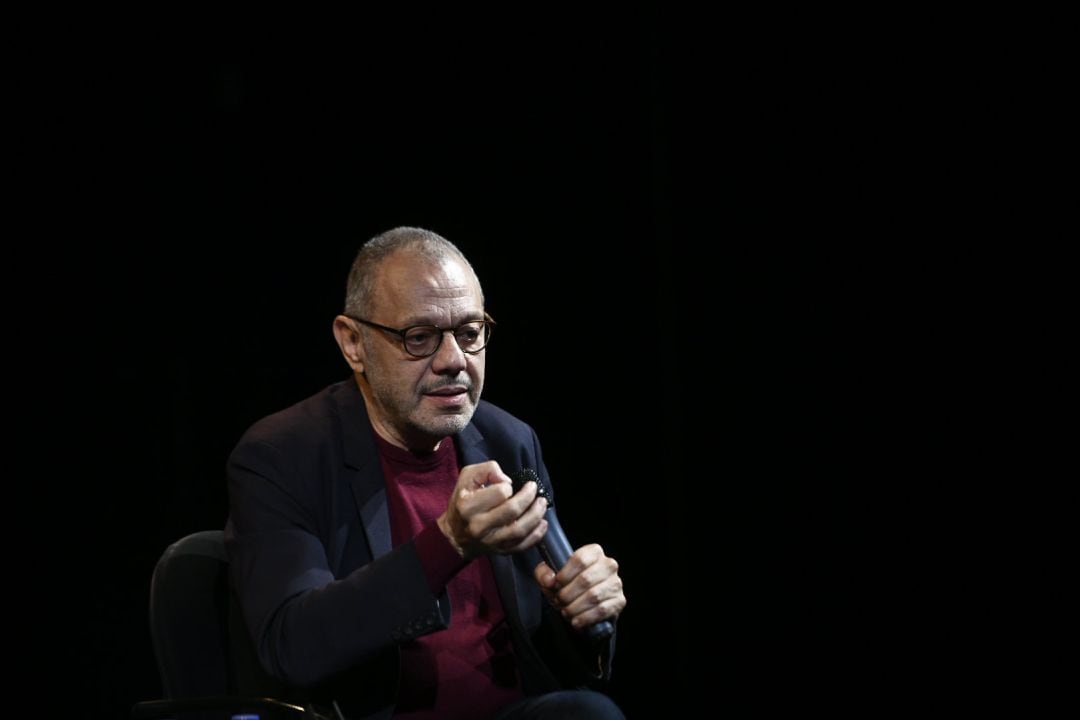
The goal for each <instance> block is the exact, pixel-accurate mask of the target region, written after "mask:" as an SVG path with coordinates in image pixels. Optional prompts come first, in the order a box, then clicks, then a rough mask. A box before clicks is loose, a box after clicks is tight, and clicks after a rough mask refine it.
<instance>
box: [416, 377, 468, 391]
mask: <svg viewBox="0 0 1080 720" xmlns="http://www.w3.org/2000/svg"><path fill="white" fill-rule="evenodd" d="M448 387H463V388H465V389H466V390H472V389H473V383H472V380H470V379H469V376H468V375H464V376H462V377H459V378H445V379H442V380H438V381H436V382H433V383H431V384H430V385H425V386H424V387H422V388H420V392H424V393H430V392H435V391H436V390H441V389H443V388H448Z"/></svg>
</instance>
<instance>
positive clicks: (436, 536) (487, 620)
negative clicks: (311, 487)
mask: <svg viewBox="0 0 1080 720" xmlns="http://www.w3.org/2000/svg"><path fill="white" fill-rule="evenodd" d="M375 440H376V443H377V445H378V448H379V457H380V459H381V461H382V469H383V474H384V476H385V477H386V488H387V492H386V497H387V505H388V507H389V511H390V537H391V539H392V541H393V544H394V547H397V546H398V545H401V544H402V543H404V542H408V541H409V540H412V541H413V543H414V544H415V545H416V552H417V554H418V555H419V556H420V563H421V565H422V566H423V569H424V575H425V576H426V577H427V581H428V586H429V587H430V588H431V591H432V592H433V593H435V594H436V595H438V594H440V593H441V592H442V591H443V589H446V591H447V593H448V594H449V596H450V608H451V616H450V627H449V628H447V629H446V630H440V631H436V632H434V633H431V634H429V635H425V636H423V637H421V638H417V639H416V640H412V641H410V642H406V643H404V644H402V646H401V689H400V692H399V693H398V704H397V710H396V711H395V714H394V717H400V718H410V719H414V718H415V719H419V718H440V719H452V718H473V719H475V718H487V717H490V716H491V715H493V714H494V713H495V712H496V711H497V710H498V709H499V708H501V707H503V706H504V705H506V704H507V703H509V702H512V701H514V700H517V699H519V698H521V697H522V691H521V679H520V677H519V676H518V672H517V667H516V665H515V664H514V657H513V649H512V647H511V644H510V629H509V627H507V624H506V617H505V615H504V613H503V607H502V603H501V602H500V601H499V593H498V590H497V588H496V587H495V577H494V575H492V572H491V563H490V562H488V559H487V558H486V557H480V558H477V559H476V560H473V561H472V562H469V563H466V562H465V561H464V560H462V559H461V556H459V555H458V554H457V551H455V550H454V548H453V546H452V545H451V544H450V541H449V540H447V539H446V537H445V536H444V535H443V534H442V531H440V530H439V528H438V526H437V525H436V524H435V519H436V518H437V517H438V516H439V515H441V514H442V513H443V511H444V510H446V504H447V502H448V501H449V499H450V495H451V494H452V493H453V490H454V485H456V484H457V477H458V462H457V455H456V454H455V452H454V442H453V439H452V438H446V439H445V440H443V441H442V442H441V443H440V444H439V449H438V450H436V451H435V452H432V453H414V452H410V451H408V450H403V449H401V448H398V447H394V446H393V445H391V444H390V443H388V442H386V441H385V440H383V439H382V438H380V437H378V436H377V435H376V438H375Z"/></svg>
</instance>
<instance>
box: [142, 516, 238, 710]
mask: <svg viewBox="0 0 1080 720" xmlns="http://www.w3.org/2000/svg"><path fill="white" fill-rule="evenodd" d="M150 636H151V638H152V639H153V643H154V653H155V655H156V657H157V664H158V672H159V673H160V675H161V686H162V689H163V690H164V693H165V697H167V698H182V697H195V696H206V695H226V694H228V693H231V692H234V691H235V687H234V684H233V683H232V682H230V678H229V676H230V668H229V665H230V662H229V643H230V635H229V583H228V558H227V557H226V555H225V537H224V533H223V532H222V531H221V530H205V531H203V532H197V533H192V534H191V535H187V536H186V537H183V538H181V539H179V540H177V541H176V542H174V543H173V544H172V545H170V546H169V547H168V548H166V549H165V552H164V553H162V555H161V558H160V559H159V560H158V563H157V566H156V567H155V568H154V575H153V578H152V580H151V583H150Z"/></svg>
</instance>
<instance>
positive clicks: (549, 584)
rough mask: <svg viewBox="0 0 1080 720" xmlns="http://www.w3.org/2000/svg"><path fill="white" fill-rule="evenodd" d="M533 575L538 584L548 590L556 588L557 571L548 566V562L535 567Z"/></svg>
mask: <svg viewBox="0 0 1080 720" xmlns="http://www.w3.org/2000/svg"><path fill="white" fill-rule="evenodd" d="M533 577H534V578H536V582H537V584H538V585H539V586H540V587H542V588H544V589H546V590H555V589H556V588H555V571H554V570H552V569H551V568H550V567H548V564H547V563H546V562H541V563H539V564H538V565H537V566H536V567H534V568H533Z"/></svg>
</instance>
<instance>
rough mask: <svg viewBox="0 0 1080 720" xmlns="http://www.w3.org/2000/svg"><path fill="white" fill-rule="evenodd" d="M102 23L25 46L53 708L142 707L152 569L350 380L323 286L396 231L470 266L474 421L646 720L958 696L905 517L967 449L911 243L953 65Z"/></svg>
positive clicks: (708, 30)
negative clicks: (296, 416) (956, 434)
mask: <svg viewBox="0 0 1080 720" xmlns="http://www.w3.org/2000/svg"><path fill="white" fill-rule="evenodd" d="M461 13H472V15H462V14H461ZM118 19H119V18H118ZM123 20H124V23H125V25H124V27H130V28H131V29H130V30H124V29H118V27H119V26H111V24H110V22H109V21H108V19H105V20H103V19H102V18H95V19H94V23H93V24H92V26H89V27H92V32H87V33H85V34H81V33H80V28H79V26H78V23H77V22H76V23H73V25H72V27H69V28H67V29H66V32H68V33H70V35H71V37H72V42H70V43H57V45H56V47H58V48H62V50H58V51H57V52H56V53H51V52H42V53H41V54H40V55H35V56H33V57H32V58H30V59H28V60H27V61H26V64H27V73H28V75H27V76H28V77H33V78H35V80H34V82H33V84H34V85H35V89H36V91H37V92H36V94H35V96H36V97H37V98H38V100H39V101H40V104H39V105H37V106H36V107H40V108H44V109H43V110H42V111H41V112H40V113H39V114H35V115H34V117H35V119H36V122H37V124H38V127H37V128H36V132H37V134H38V136H39V137H43V138H44V140H43V141H42V142H41V143H40V144H39V145H37V146H35V153H36V156H35V158H34V159H35V161H36V162H35V163H34V165H35V167H36V169H37V173H38V174H37V175H36V176H35V177H34V178H33V183H34V184H38V183H40V186H41V187H43V188H46V189H47V193H46V198H47V200H46V203H45V206H46V207H45V208H43V211H42V212H41V213H40V215H39V222H38V224H37V225H36V226H35V229H34V231H33V232H32V233H28V234H27V236H26V241H25V243H24V244H25V246H26V247H27V248H28V249H32V250H39V251H41V252H39V253H35V260H34V264H33V266H32V267H33V268H35V269H37V270H38V271H39V273H40V278H39V279H40V280H41V282H40V285H41V286H42V287H45V288H48V289H49V290H47V291H46V292H45V297H43V298H41V299H40V300H39V301H37V302H36V305H35V313H34V314H33V318H32V320H33V322H32V324H33V325H34V326H35V327H36V328H37V329H38V331H39V332H40V330H41V329H42V328H44V329H45V336H46V337H45V341H46V344H43V345H34V346H32V347H36V348H42V349H44V352H41V351H40V350H39V351H37V352H27V353H26V356H27V357H30V358H32V359H31V360H30V362H31V364H32V365H34V367H33V368H32V369H34V370H37V371H42V370H44V371H45V374H44V379H43V381H42V383H41V385H40V386H39V387H40V388H41V389H40V391H35V392H34V393H33V394H34V395H35V396H36V397H37V400H36V402H34V403H33V405H34V407H35V409H36V411H37V413H40V414H35V415H33V416H29V423H28V427H29V428H30V429H31V430H32V432H31V433H30V435H31V436H32V437H34V438H36V439H38V440H42V439H44V443H43V445H44V447H43V448H42V449H40V450H38V451H37V452H38V455H37V457H39V458H40V457H41V456H42V454H46V457H47V458H48V461H49V463H50V465H52V464H56V465H58V466H59V467H60V468H61V471H60V472H59V473H58V474H53V475H51V476H50V477H49V479H48V480H47V481H46V480H42V481H40V482H39V483H37V485H38V487H37V488H36V489H38V490H43V491H44V493H45V495H46V496H47V497H46V502H47V507H49V508H50V511H49V512H48V513H43V514H42V520H41V522H43V523H45V524H46V527H44V528H40V530H41V533H42V535H43V536H44V537H46V538H47V539H46V540H45V541H43V542H46V543H48V544H49V548H50V557H51V558H53V566H54V567H53V568H52V569H51V570H50V571H49V572H48V575H49V576H50V579H51V580H52V581H53V583H54V584H55V586H56V587H57V589H58V590H61V591H62V592H63V594H64V595H63V596H64V597H65V598H67V600H65V601H63V602H62V603H61V604H62V605H65V609H64V610H62V611H61V612H60V613H59V617H60V620H59V622H55V620H54V622H52V623H51V625H52V626H53V627H54V628H55V629H56V630H57V631H58V634H57V637H58V638H60V640H59V641H58V642H54V643H52V644H50V648H51V649H50V650H49V652H48V656H47V660H46V663H47V664H46V667H47V668H49V670H48V674H49V676H50V677H52V678H54V679H57V678H60V677H62V678H63V682H64V685H65V686H66V687H69V688H71V691H70V693H67V694H66V698H70V704H71V710H70V712H68V713H66V714H68V715H74V716H85V717H123V716H125V715H126V714H127V712H128V710H129V708H130V705H131V704H132V703H133V702H135V701H137V700H142V699H150V698H154V697H157V696H158V694H159V693H160V686H159V684H158V679H157V675H156V669H155V666H154V661H153V651H152V648H151V646H150V639H149V633H148V630H147V618H146V604H147V593H148V587H149V578H150V573H151V571H152V569H153V565H154V562H155V561H156V559H157V557H158V555H159V554H160V553H161V551H162V550H163V549H164V547H165V546H166V545H167V544H169V543H170V542H171V541H173V540H175V539H176V538H178V537H180V536H181V535H183V534H186V533H188V532H192V531H195V530H201V529H208V528H219V527H221V526H222V524H223V522H224V519H225V513H226V498H225V483H224V463H225V458H226V456H227V454H228V452H229V450H230V449H231V448H232V446H233V444H234V443H235V442H236V441H237V439H238V438H239V436H240V434H241V433H242V432H243V431H244V429H245V428H246V427H247V426H248V425H249V424H250V423H252V422H253V421H255V420H256V419H258V418H259V417H261V416H262V415H265V414H267V413H269V412H272V411H275V410H277V409H280V408H281V407H284V406H286V405H288V404H291V403H293V402H295V401H298V400H300V399H302V398H304V397H306V396H308V395H310V394H312V393H314V392H316V391H318V390H319V389H321V388H322V387H324V386H325V385H327V384H329V383H331V382H334V381H337V380H339V379H343V378H345V377H346V376H347V372H348V369H347V367H346V365H345V364H344V362H343V361H342V360H341V358H340V355H339V354H338V350H337V348H336V345H335V344H334V342H333V338H332V335H331V332H330V328H331V320H332V318H333V316H334V314H335V313H337V312H338V311H339V310H340V308H341V303H342V297H343V291H344V283H345V277H346V273H347V271H348V267H349V264H350V262H351V260H352V257H353V255H354V254H355V252H356V250H357V248H358V247H359V245H360V244H361V243H362V242H363V241H364V240H365V239H367V238H369V237H371V236H372V235H374V234H376V233H378V232H381V231H383V230H386V229H388V228H391V227H394V226H397V225H416V226H421V227H425V228H429V229H431V230H434V231H436V232H438V233H440V234H442V235H444V236H445V237H447V238H449V239H450V240H451V241H453V242H455V243H456V244H458V246H459V247H461V248H462V249H463V250H464V252H465V253H466V255H467V256H468V257H469V258H470V260H471V261H472V263H473V265H474V267H475V268H476V270H477V272H478V274H479V275H480V278H481V280H482V283H483V285H484V290H485V293H486V296H487V301H488V307H489V310H490V311H491V313H492V314H493V315H494V316H495V317H496V318H497V319H498V321H499V327H498V329H497V334H496V336H495V339H494V340H493V343H492V346H491V349H490V352H489V358H488V384H487V387H486V389H485V397H486V398H488V399H490V400H492V401H494V402H496V403H497V404H500V405H502V406H503V407H505V408H507V409H508V410H510V411H511V412H513V413H514V414H516V415H518V416H519V417H521V418H523V419H525V420H526V421H528V422H529V423H531V424H532V425H533V426H534V427H535V428H536V429H537V431H538V433H539V436H540V438H541V441H542V443H543V447H544V453H545V457H546V460H547V463H548V466H549V469H550V470H551V474H552V477H553V480H554V483H555V485H556V488H557V491H558V493H559V498H560V505H559V513H560V518H561V519H562V521H563V524H564V526H565V527H566V528H567V530H568V532H569V533H570V534H571V536H572V537H571V539H572V540H574V541H575V542H577V543H579V544H580V543H584V542H592V541H596V542H601V543H602V544H603V545H604V547H605V549H606V550H607V551H608V553H609V554H610V555H612V556H614V557H616V558H617V559H618V560H619V562H620V566H621V574H622V576H623V578H624V581H625V584H626V593H627V596H628V598H629V606H628V608H627V610H626V613H625V614H624V616H623V618H622V619H621V620H620V624H619V627H620V634H619V653H618V657H617V661H616V666H615V675H614V678H613V683H612V686H611V688H610V691H611V693H612V695H614V696H615V697H616V699H617V700H618V701H619V702H620V704H622V705H623V706H624V707H625V708H626V710H627V714H628V716H630V717H645V716H648V714H649V712H650V711H651V710H652V709H654V708H659V707H665V706H667V707H670V708H673V710H674V711H684V712H685V711H688V710H689V709H690V708H696V707H698V703H699V702H701V701H704V702H706V703H708V704H710V705H711V706H713V707H716V708H717V709H718V711H721V712H723V711H732V712H736V713H738V714H743V715H747V714H748V715H755V714H757V713H759V712H761V713H770V712H773V711H777V710H793V711H794V710H800V711H801V710H806V709H817V710H824V711H837V712H839V711H845V710H859V711H862V710H872V711H877V710H881V709H885V708H894V707H896V706H898V705H902V704H908V703H912V704H914V703H916V702H917V701H916V700H915V698H918V697H921V696H922V694H923V692H924V691H926V690H927V689H933V688H936V687H939V686H940V685H942V684H944V683H946V681H945V680H943V677H944V676H945V673H944V672H942V668H943V667H945V666H947V665H948V664H949V651H948V650H947V649H946V650H941V649H940V648H939V649H938V650H937V651H930V650H929V649H928V647H927V646H926V645H925V644H924V640H925V639H926V634H927V631H926V626H925V625H924V624H923V623H922V621H923V620H925V619H926V617H927V611H926V609H925V607H924V604H925V602H926V598H927V597H928V595H929V594H932V593H928V591H927V586H929V585H931V584H933V583H934V582H935V581H936V580H939V579H941V578H938V577H937V576H936V575H935V574H934V573H933V572H930V573H929V574H926V572H923V570H926V571H929V567H930V566H927V567H926V568H920V572H915V571H914V570H913V567H912V566H913V565H914V564H916V563H917V562H919V559H918V558H919V557H920V554H919V551H921V550H923V549H925V548H924V546H925V543H926V540H925V537H926V536H927V535H928V534H930V533H931V526H932V525H933V524H934V518H932V517H931V518H929V519H925V518H923V516H922V515H919V518H920V519H917V520H916V519H915V515H911V516H910V517H909V515H908V512H909V510H910V509H912V508H913V506H914V505H916V504H917V501H916V500H915V499H914V498H915V497H916V493H917V492H918V491H919V490H922V489H924V488H922V486H919V487H918V490H917V489H916V486H914V485H913V484H912V478H913V477H915V476H916V475H917V476H918V477H919V478H920V480H919V481H918V482H921V483H926V478H927V473H926V470H927V468H928V467H935V468H938V469H940V468H941V467H942V466H943V464H944V465H947V463H948V461H947V460H945V458H944V454H943V452H942V447H944V445H946V444H947V442H948V441H947V438H948V437H949V435H950V433H951V432H953V431H955V430H956V429H957V428H956V427H955V423H956V418H955V415H954V414H953V412H952V405H951V403H952V400H950V397H949V395H948V394H946V395H945V396H944V402H943V401H942V394H941V393H940V392H938V391H940V390H942V389H943V388H944V387H946V386H947V385H948V382H947V380H948V377H949V373H950V372H952V370H953V369H954V368H953V365H952V363H953V361H952V354H951V353H952V350H953V344H954V343H956V342H958V341H957V340H956V339H955V338H953V337H952V336H950V335H948V334H947V333H945V332H943V331H942V328H944V327H947V326H949V321H950V320H951V319H952V314H953V313H954V312H955V310H954V307H955V305H956V302H955V301H956V300H957V297H955V295H956V294H957V293H958V291H956V290H948V288H952V287H954V284H953V283H954V281H955V279H956V277H957V273H958V269H957V268H958V266H959V262H960V259H961V258H962V257H963V253H962V251H961V249H959V248H957V247H956V246H955V245H953V244H952V243H949V242H944V241H939V240H940V237H939V236H937V235H934V236H933V237H932V238H931V237H930V236H928V234H927V233H926V232H925V230H926V228H927V227H929V226H931V225H934V224H935V222H936V221H935V220H934V218H936V217H937V214H938V213H939V212H942V211H943V210H946V209H948V208H949V207H950V206H951V204H954V203H956V202H957V201H958V196H957V195H956V193H955V192H953V191H954V188H953V187H952V186H951V184H950V178H951V177H952V175H953V173H954V172H955V166H956V165H957V164H959V163H960V162H961V161H962V160H964V159H966V154H965V150H964V147H963V143H962V142H960V141H958V142H957V143H956V144H953V143H952V142H951V141H952V140H953V139H958V138H960V137H961V133H960V130H961V128H960V126H959V124H958V122H957V121H955V120H954V111H955V108H956V105H957V103H959V102H961V101H962V99H963V93H964V92H965V91H964V90H963V88H964V87H970V84H967V85H965V84H964V83H959V82H956V83H954V82H953V80H954V79H956V78H958V77H959V76H960V75H963V76H964V78H965V79H967V80H971V79H972V78H974V80H975V81H976V82H977V81H978V75H977V74H972V73H968V72H966V71H964V70H963V69H960V70H957V69H956V65H955V64H951V63H949V64H938V63H934V64H933V68H932V69H931V68H930V67H929V65H930V63H927V61H926V57H927V56H928V55H929V54H933V56H934V57H935V58H942V57H944V58H945V59H946V60H952V59H953V58H950V57H948V53H947V52H943V51H942V50H941V46H940V45H939V44H938V40H939V38H938V37H936V36H935V34H934V33H933V32H932V31H931V32H925V33H923V32H920V33H919V34H908V32H907V30H909V29H911V28H905V29H904V30H899V29H898V28H897V26H896V25H894V24H889V23H883V22H881V21H880V20H879V19H874V18H863V19H862V20H859V19H855V20H854V21H853V20H852V19H851V18H847V19H846V22H847V23H851V22H855V23H856V24H857V26H858V28H859V29H858V31H857V32H856V31H852V30H851V26H850V24H841V23H839V22H838V21H837V19H835V18H823V17H819V16H815V17H799V16H795V17H792V16H786V17H783V18H781V17H755V18H749V17H742V16H733V15H728V16H723V17H718V18H714V19H711V20H708V21H706V20H705V19H704V18H701V17H680V16H678V15H677V14H676V13H675V12H674V11H669V10H664V11H661V10H658V9H656V8H650V7H642V8H638V9H633V10H629V9H626V8H623V9H621V10H620V11H619V13H617V14H612V13H607V12H602V11H600V10H592V11H587V12H583V11H580V10H575V12H574V14H573V15H540V14H537V15H535V16H529V17H526V16H520V17H510V16H504V17H495V16H491V15H488V14H486V13H481V12H480V11H478V10H469V11H463V10H460V9H459V10H455V11H454V14H453V15H450V14H447V15H446V16H431V15H427V14H424V13H420V12H417V14H416V16H415V17H408V18H400V17H398V18H393V19H385V18H378V19H376V18H373V17H367V18H357V19H348V20H346V19H337V18H330V17H327V18H313V17H304V18H292V17H275V18H267V17H248V18H236V17H229V18H225V17H220V18H219V17H169V18H162V17H152V18H151V17H134V18H133V17H125V18H123ZM916 25H918V23H916ZM915 29H918V30H919V31H923V30H927V28H924V27H919V28H915ZM960 65H961V68H962V67H963V63H960ZM38 78H41V79H40V80H38ZM944 146H948V148H949V151H948V152H944V153H938V151H939V150H940V149H941V148H942V147H944ZM931 154H936V157H935V162H934V165H933V169H932V170H930V169H929V166H928V165H927V164H926V160H927V159H928V157H929V156H930V155H931ZM12 272H13V274H16V273H17V272H18V269H17V267H16V266H13V268H12ZM35 279H38V278H37V277H36V276H35ZM27 337H28V338H29V337H31V335H29V334H28V335H27ZM34 337H37V336H36V335H35V336H34ZM32 342H37V341H36V340H35V341H32ZM28 344H29V343H28ZM950 387H951V386H950ZM932 398H933V399H932ZM931 484H932V483H931ZM916 576H918V577H920V578H921V579H920V580H918V581H915V580H914V579H913V578H914V577H916ZM936 592H938V589H935V590H934V593H936ZM76 598H77V599H76ZM69 602H70V603H71V606H70V607H67V606H66V603H69ZM54 617H55V616H54ZM940 622H941V621H940V620H935V624H937V623H940ZM64 702H68V700H67V699H65V700H64Z"/></svg>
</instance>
